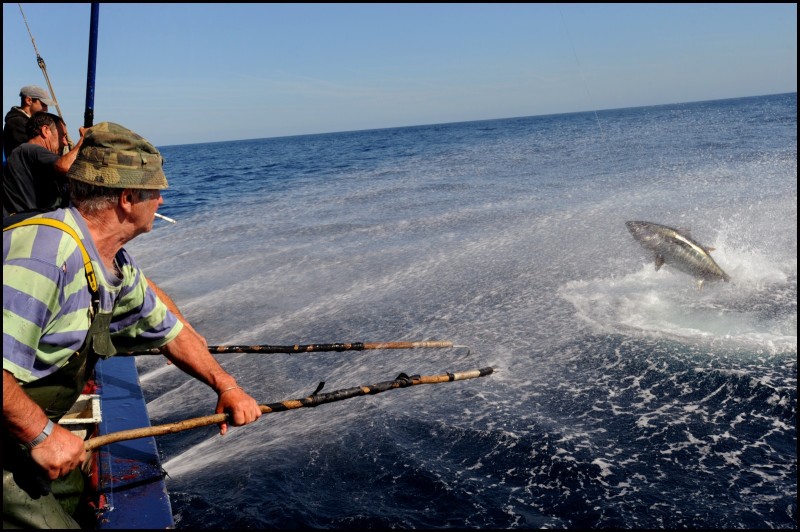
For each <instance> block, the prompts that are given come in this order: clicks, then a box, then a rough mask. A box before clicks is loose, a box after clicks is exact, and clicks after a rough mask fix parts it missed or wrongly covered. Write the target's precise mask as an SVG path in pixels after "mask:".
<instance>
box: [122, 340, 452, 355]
mask: <svg viewBox="0 0 800 532" xmlns="http://www.w3.org/2000/svg"><path fill="white" fill-rule="evenodd" d="M448 347H455V348H465V347H467V346H465V345H453V342H450V341H447V340H429V341H422V342H366V343H365V342H343V343H336V344H307V345H210V346H208V350H209V351H210V352H211V353H215V354H216V353H268V354H273V353H315V352H320V351H364V350H367V349H423V348H448ZM160 354H162V352H161V350H160V348H153V349H147V350H145V351H138V352H130V353H117V356H133V355H160Z"/></svg>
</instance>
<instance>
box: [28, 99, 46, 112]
mask: <svg viewBox="0 0 800 532" xmlns="http://www.w3.org/2000/svg"><path fill="white" fill-rule="evenodd" d="M39 111H44V112H47V104H46V103H44V102H43V101H42V100H37V99H36V98H31V116H33V114H34V113H38V112H39Z"/></svg>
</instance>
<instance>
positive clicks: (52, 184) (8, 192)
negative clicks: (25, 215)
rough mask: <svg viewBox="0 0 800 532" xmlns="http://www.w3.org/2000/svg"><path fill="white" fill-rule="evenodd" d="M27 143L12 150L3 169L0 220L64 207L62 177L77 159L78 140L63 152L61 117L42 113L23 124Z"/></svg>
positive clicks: (79, 143)
mask: <svg viewBox="0 0 800 532" xmlns="http://www.w3.org/2000/svg"><path fill="white" fill-rule="evenodd" d="M26 129H27V134H26V138H27V139H28V140H27V142H24V143H22V144H20V145H19V146H17V147H16V148H14V151H12V152H11V155H10V156H9V157H8V163H7V165H6V167H5V168H4V169H3V217H4V218H5V217H6V216H7V215H9V214H11V213H15V212H25V211H40V212H44V211H49V210H53V209H55V208H58V207H66V205H67V203H68V202H69V198H68V196H67V194H66V178H65V177H64V176H65V175H66V174H67V170H69V168H70V166H72V163H73V162H74V161H75V158H76V157H77V156H78V150H79V149H80V147H81V142H82V140H83V133H84V132H85V129H84V128H81V129H80V134H81V139H80V140H78V143H77V144H76V145H75V146H74V147H73V148H72V149H71V150H70V151H69V152H67V153H65V154H63V155H62V153H63V151H64V147H65V146H66V145H67V126H66V124H64V121H63V120H61V117H59V116H58V115H54V114H51V113H47V112H44V111H40V112H38V113H34V115H33V116H32V117H31V118H30V119H29V120H28V123H27V128H26Z"/></svg>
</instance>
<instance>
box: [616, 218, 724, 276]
mask: <svg viewBox="0 0 800 532" xmlns="http://www.w3.org/2000/svg"><path fill="white" fill-rule="evenodd" d="M625 225H626V226H627V227H628V231H630V232H631V234H632V235H633V238H635V239H636V241H637V242H639V243H640V244H641V245H642V246H643V247H644V248H645V249H649V250H650V251H652V252H653V253H655V255H656V271H658V270H659V269H660V268H661V266H663V265H664V264H668V265H669V266H671V267H673V268H675V269H677V270H680V271H682V272H683V273H687V274H689V275H691V276H692V277H694V278H695V279H696V280H697V282H698V285H699V286H700V287H701V288H702V286H703V281H725V282H728V281H730V279H731V278H730V277H729V276H728V274H727V273H725V272H724V271H722V268H720V267H719V266H718V265H717V263H716V262H714V259H712V258H711V255H709V252H710V251H712V250H713V248H706V247H704V246H701V245H700V244H698V243H697V242H695V241H694V240H692V239H691V238H690V237H689V236H688V235H687V234H686V232H685V231H684V232H680V231H678V230H677V229H672V228H671V227H667V226H665V225H659V224H654V223H650V222H625Z"/></svg>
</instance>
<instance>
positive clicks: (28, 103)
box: [3, 85, 55, 159]
mask: <svg viewBox="0 0 800 532" xmlns="http://www.w3.org/2000/svg"><path fill="white" fill-rule="evenodd" d="M19 98H20V103H19V107H17V106H14V107H12V108H11V110H10V111H8V113H6V121H5V125H3V153H5V155H6V159H8V156H9V155H11V152H12V151H13V150H14V148H16V147H17V146H19V145H20V144H22V143H23V142H26V141H27V140H28V136H27V132H26V131H25V125H26V124H27V123H28V119H29V118H30V117H32V116H33V115H34V113H38V112H39V111H47V109H48V108H49V107H50V106H51V105H55V103H54V102H53V100H51V99H50V95H49V94H48V93H47V91H46V90H44V89H43V88H41V87H37V86H36V85H26V86H25V87H22V88H21V89H20V90H19Z"/></svg>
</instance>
